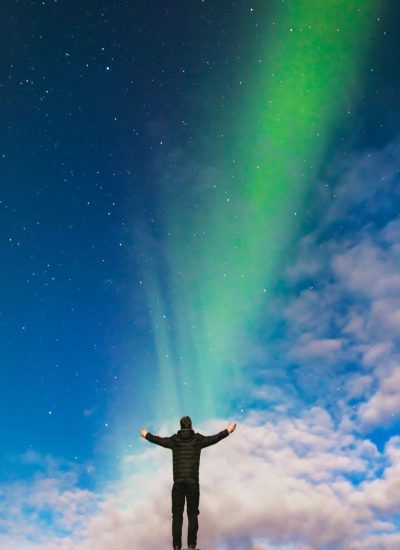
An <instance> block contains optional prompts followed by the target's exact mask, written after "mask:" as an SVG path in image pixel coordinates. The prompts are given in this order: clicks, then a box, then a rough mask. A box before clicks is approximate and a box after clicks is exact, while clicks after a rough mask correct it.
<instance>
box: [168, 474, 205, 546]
mask: <svg viewBox="0 0 400 550" xmlns="http://www.w3.org/2000/svg"><path fill="white" fill-rule="evenodd" d="M185 498H186V511H187V516H188V539H187V542H188V546H190V545H193V546H196V543H197V531H198V529H199V522H198V519H197V516H198V514H200V510H199V500H200V486H199V482H198V481H196V480H192V479H185V480H181V481H174V485H173V487H172V544H173V546H174V547H175V546H179V548H181V546H182V523H183V509H184V507H185Z"/></svg>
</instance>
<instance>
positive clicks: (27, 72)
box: [0, 0, 400, 550]
mask: <svg viewBox="0 0 400 550" xmlns="http://www.w3.org/2000/svg"><path fill="white" fill-rule="evenodd" d="M155 4H156V8H157V10H158V12H157V13H158V17H154V13H153V12H152V6H150V4H149V3H147V2H138V3H135V5H133V4H130V3H129V2H128V3H125V2H122V3H121V5H119V6H117V7H116V6H115V5H114V4H109V3H106V4H105V5H104V6H103V7H101V8H99V7H98V6H97V5H96V3H92V2H88V3H87V4H84V5H83V6H81V7H79V8H78V7H74V9H71V10H70V9H69V8H68V6H67V5H66V4H65V3H63V2H58V3H50V2H47V3H44V4H43V5H42V4H40V3H35V2H32V3H30V5H29V7H26V8H25V9H26V11H21V7H20V6H19V5H18V4H17V3H14V2H8V4H7V6H6V11H7V14H8V15H7V21H8V25H7V29H6V31H5V36H4V37H3V39H2V41H1V47H2V50H3V52H4V56H3V60H2V74H3V77H2V78H3V80H2V82H3V84H2V87H1V90H2V93H3V94H4V102H3V105H4V117H3V118H4V121H5V122H4V124H5V126H4V127H5V131H4V136H3V139H2V151H3V152H1V151H0V154H1V155H2V157H1V162H2V178H3V184H2V188H1V196H0V211H1V218H0V224H1V230H2V231H1V234H2V241H1V254H2V258H3V263H2V265H3V269H2V286H1V292H0V296H1V308H0V313H1V315H0V327H1V336H0V339H1V344H2V349H3V358H2V374H3V378H2V379H3V384H2V399H1V402H0V407H1V415H2V418H3V422H2V427H3V430H2V431H3V433H2V440H1V454H2V457H3V460H2V462H1V467H0V482H1V483H0V546H1V547H2V548H5V549H6V550H52V549H55V548H57V549H58V550H109V548H110V547H111V546H112V547H114V548H118V550H128V548H129V549H130V550H131V549H132V548H143V547H150V546H152V547H153V546H157V545H163V544H165V541H166V540H169V537H170V490H171V478H172V476H171V471H172V466H171V456H170V453H169V451H167V450H165V449H161V448H157V447H155V446H151V445H150V444H148V442H146V441H144V440H143V439H141V438H140V436H139V433H138V430H139V428H140V427H142V426H144V425H146V426H147V428H148V429H149V430H150V431H151V432H152V433H157V434H159V435H170V434H172V433H174V432H175V431H176V430H177V429H178V420H179V419H175V418H172V417H171V415H170V414H169V411H165V414H160V416H161V417H163V418H164V419H163V420H162V421H160V420H159V417H157V418H156V417H155V416H152V411H153V410H154V408H153V406H152V405H151V398H152V395H151V391H150V390H151V388H152V387H153V386H154V384H156V383H157V377H156V371H155V370H154V361H155V359H154V357H155V355H156V352H155V350H154V340H153V335H152V333H151V323H150V321H149V311H148V308H149V306H148V304H147V302H146V299H145V294H144V292H143V289H142V288H141V281H140V274H139V269H138V263H140V254H141V253H142V251H143V247H144V245H146V242H147V241H146V239H147V238H148V235H146V234H144V233H143V226H145V225H148V224H149V223H152V222H151V220H152V219H154V216H156V214H157V207H156V203H155V201H154V200H153V199H154V193H155V192H156V190H157V185H159V182H160V181H161V180H162V178H163V177H165V178H166V179H167V178H169V179H171V173H172V174H173V172H174V170H176V167H177V166H178V164H174V162H175V161H176V157H175V155H176V152H177V150H180V151H183V152H184V154H185V155H186V160H185V165H186V166H187V167H188V170H187V171H186V172H185V171H184V172H183V179H185V178H187V180H188V181H187V182H186V183H187V185H190V181H189V180H190V174H191V170H192V167H193V166H195V167H196V171H197V176H196V182H197V183H198V182H199V181H201V179H202V177H203V178H204V179H206V178H207V177H209V174H210V170H211V171H215V173H219V170H220V169H221V167H220V166H218V163H217V161H216V160H215V159H213V163H211V162H210V161H209V159H205V158H201V154H200V153H198V154H197V153H196V147H197V146H199V145H200V144H201V143H202V140H205V139H206V137H207V133H206V132H205V129H206V127H207V121H208V120H209V119H210V118H211V114H208V117H209V118H207V119H206V120H204V121H202V120H201V118H202V116H203V115H204V113H205V112H206V103H205V102H203V103H202V102H201V98H202V97H203V94H204V93H205V92H206V91H207V90H208V92H209V93H211V92H210V90H212V91H213V93H214V94H215V95H216V105H217V104H218V105H219V103H218V102H221V101H222V102H224V105H226V106H227V112H229V113H231V114H230V115H225V114H224V115H223V116H222V115H221V120H225V119H224V117H227V120H228V119H229V116H234V115H235V112H236V111H235V102H234V100H233V99H232V97H231V96H230V94H229V91H230V90H231V89H232V85H233V82H234V80H235V78H236V75H237V74H238V72H240V71H241V70H243V69H244V68H245V67H246V63H247V60H248V59H251V58H252V56H253V54H254V52H255V51H257V48H259V47H261V45H263V44H264V42H263V41H264V38H263V35H262V32H261V31H259V30H255V29H256V27H254V28H253V25H254V21H256V23H257V25H258V24H261V23H262V22H263V21H272V18H273V17H275V14H276V13H278V12H279V9H280V8H281V3H280V2H274V3H272V4H273V5H272V7H271V11H270V12H265V11H263V10H262V3H261V2H254V3H250V2H247V1H242V2H225V1H224V2H221V3H218V6H217V5H212V4H211V3H209V2H208V3H207V2H195V1H194V0H193V1H190V2H188V3H187V7H186V6H185V8H182V7H181V5H179V3H175V2H171V3H166V4H165V3H163V2H160V3H157V2H156V3H155ZM253 4H254V6H253ZM385 6H386V5H385V4H382V5H381V6H380V7H379V9H378V12H379V13H378V16H379V17H378V20H379V21H378V24H377V29H376V31H374V33H373V34H372V35H371V37H370V38H371V51H370V52H369V54H368V55H369V57H368V59H367V63H366V68H365V75H364V79H363V87H362V89H360V90H358V95H357V98H356V100H355V102H354V105H353V107H352V109H351V112H349V113H348V116H347V118H346V119H345V120H344V121H343V122H342V123H341V125H340V127H338V128H337V129H336V131H335V132H336V133H335V135H332V140H331V142H332V144H331V147H330V148H329V150H327V151H326V155H325V160H324V163H323V165H322V166H321V168H320V170H319V173H318V176H317V178H316V179H315V181H312V182H310V184H309V187H308V193H307V197H305V199H304V204H303V206H302V208H301V209H299V213H298V218H297V227H296V231H297V232H296V234H295V235H294V238H293V240H292V242H288V243H287V248H286V249H285V254H283V255H282V259H281V264H280V265H279V269H278V270H277V271H278V273H279V276H278V277H277V279H276V281H275V284H274V285H272V286H271V288H269V292H268V300H267V301H266V302H265V308H264V310H263V312H262V320H261V322H260V325H259V327H258V329H257V331H254V333H253V334H252V335H251V338H249V340H248V341H247V344H246V350H245V357H246V369H247V376H245V378H244V384H243V386H242V387H241V391H240V392H239V393H238V394H237V396H235V398H234V399H232V403H231V410H229V411H227V412H228V414H229V417H228V418H225V417H224V418H220V417H217V418H215V417H210V418H207V419H206V420H203V419H202V421H201V422H194V424H195V426H194V427H195V429H196V430H197V431H200V432H202V433H210V434H211V433H216V432H218V431H220V430H222V429H224V428H225V427H226V424H227V422H228V421H235V422H237V424H238V427H237V430H236V431H235V432H234V433H233V434H232V435H231V436H230V437H229V438H228V439H227V440H224V441H223V442H221V444H219V445H217V446H215V447H213V448H210V449H208V450H207V451H206V452H205V453H204V454H203V455H202V469H201V474H200V478H201V483H202V485H201V491H202V492H201V495H202V496H201V506H202V507H201V515H200V532H199V545H200V547H204V548H206V547H213V548H217V549H218V550H224V549H227V548H229V550H232V549H235V550H243V549H248V550H278V549H279V550H289V549H292V548H295V549H296V550H315V549H316V548H318V549H321V550H322V549H326V550H328V549H329V550H331V549H339V550H361V549H365V548H368V549H370V550H379V549H382V548H385V549H395V548H398V547H399V546H400V529H399V524H398V514H399V506H400V496H399V494H400V493H399V491H398V490H397V488H398V486H399V483H400V469H399V466H398V464H399V459H400V437H399V436H398V431H399V421H400V419H399V412H400V369H399V334H400V330H399V329H400V272H399V266H400V245H399V243H400V219H399V214H398V212H399V198H400V197H399V194H400V191H399V189H400V187H399V170H400V164H399V160H398V159H399V158H400V139H399V123H400V120H399V112H398V104H397V96H398V90H399V86H400V83H399V77H398V74H400V73H399V71H398V67H397V64H398V61H397V57H395V58H394V57H393V53H394V52H396V51H397V48H398V38H397V33H396V30H397V23H398V21H397V19H398V16H397V15H396V14H393V13H390V10H388V9H387V8H386V7H385ZM117 8H118V9H117ZM254 10H255V12H256V13H254ZM254 15H256V16H257V17H258V19H257V18H256V19H254ZM239 22H240V25H239ZM57 23H60V24H59V26H57ZM239 29H240V33H239ZM257 29H258V27H257ZM23 37H26V38H23ZM204 37H206V38H207V40H204ZM227 37H228V38H229V40H228V38H227ZM234 38H235V39H234ZM188 43H189V44H191V47H184V46H185V44H186V45H187V44H188ZM9 44H11V46H10V47H9ZM160 44H164V46H162V47H161V46H160ZM26 51H28V52H29V53H28V54H26ZM204 59H207V60H208V61H209V63H208V65H207V64H203V65H201V67H202V70H201V71H200V72H199V71H197V70H196V67H198V66H199V63H200V61H201V60H203V61H204ZM389 60H390V62H389ZM203 61H202V62H203ZM210 67H211V68H210ZM182 71H183V72H182ZM200 73H201V74H200ZM233 95H234V94H233V93H232V96H233ZM216 111H217V108H216ZM212 116H214V113H212ZM182 118H183V120H185V121H186V123H187V124H184V125H182V124H181V122H179V121H181V120H182ZM178 122H179V124H178ZM201 122H203V125H202V124H201ZM214 129H215V128H214ZM160 141H164V143H163V148H164V149H163V151H162V152H161V151H160V150H159V147H161V146H160ZM199 148H200V147H199ZM200 149H201V148H200ZM203 151H204V150H203ZM163 159H166V160H168V162H169V163H170V164H169V165H168V166H166V167H164V168H163V165H162V163H161V160H163ZM179 166H180V165H179ZM213 173H214V172H213ZM172 179H173V178H172ZM186 183H185V181H183V182H182V181H181V182H180V184H181V185H185V184H186ZM195 190H196V189H195ZM154 231H155V233H156V234H157V224H155V229H154ZM156 237H157V235H152V238H156ZM194 420H195V419H194ZM222 512H223V513H222ZM221 516H222V518H223V519H222V520H221V521H219V522H217V521H216V517H221ZM185 521H186V520H185ZM154 525H156V528H154ZM184 525H185V524H184ZM149 533H150V535H149ZM146 545H147V546H146Z"/></svg>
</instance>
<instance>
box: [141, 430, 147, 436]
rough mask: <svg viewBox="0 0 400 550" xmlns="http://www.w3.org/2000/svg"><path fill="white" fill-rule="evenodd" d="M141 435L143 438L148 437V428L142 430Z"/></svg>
mask: <svg viewBox="0 0 400 550" xmlns="http://www.w3.org/2000/svg"><path fill="white" fill-rule="evenodd" d="M140 435H141V436H142V437H146V435H147V430H146V428H141V430H140Z"/></svg>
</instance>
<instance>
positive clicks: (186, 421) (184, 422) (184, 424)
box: [181, 416, 192, 429]
mask: <svg viewBox="0 0 400 550" xmlns="http://www.w3.org/2000/svg"><path fill="white" fill-rule="evenodd" d="M191 427H192V421H191V420H190V416H183V417H182V418H181V428H182V429H185V428H186V429H187V428H191Z"/></svg>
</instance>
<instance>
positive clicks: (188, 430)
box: [140, 416, 236, 550]
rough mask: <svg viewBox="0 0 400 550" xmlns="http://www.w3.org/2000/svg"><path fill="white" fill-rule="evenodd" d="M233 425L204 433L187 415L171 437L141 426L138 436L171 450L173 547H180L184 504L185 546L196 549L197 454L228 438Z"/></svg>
mask: <svg viewBox="0 0 400 550" xmlns="http://www.w3.org/2000/svg"><path fill="white" fill-rule="evenodd" d="M235 428H236V424H228V427H227V429H226V430H223V431H222V432H219V433H217V434H216V435H209V436H204V435H202V434H199V433H195V432H194V430H193V429H192V421H191V419H190V417H189V416H184V417H183V418H181V429H180V430H179V431H178V432H177V433H176V434H174V435H172V436H171V437H159V436H158V435H153V434H151V433H150V432H148V431H147V430H146V428H142V429H141V430H140V435H141V436H142V437H144V438H145V439H147V440H148V441H150V442H151V443H156V444H157V445H161V446H162V447H166V448H167V449H172V457H173V474H174V484H173V487H172V544H173V548H174V550H181V547H182V522H183V509H184V507H185V498H186V510H187V516H188V546H189V548H196V542H197V531H198V529H199V523H198V518H197V516H198V514H200V511H199V499H200V486H199V465H200V453H201V449H204V447H209V446H210V445H214V444H215V443H218V441H221V439H224V437H227V436H228V435H229V434H230V433H231V432H233V430H234V429H235Z"/></svg>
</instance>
